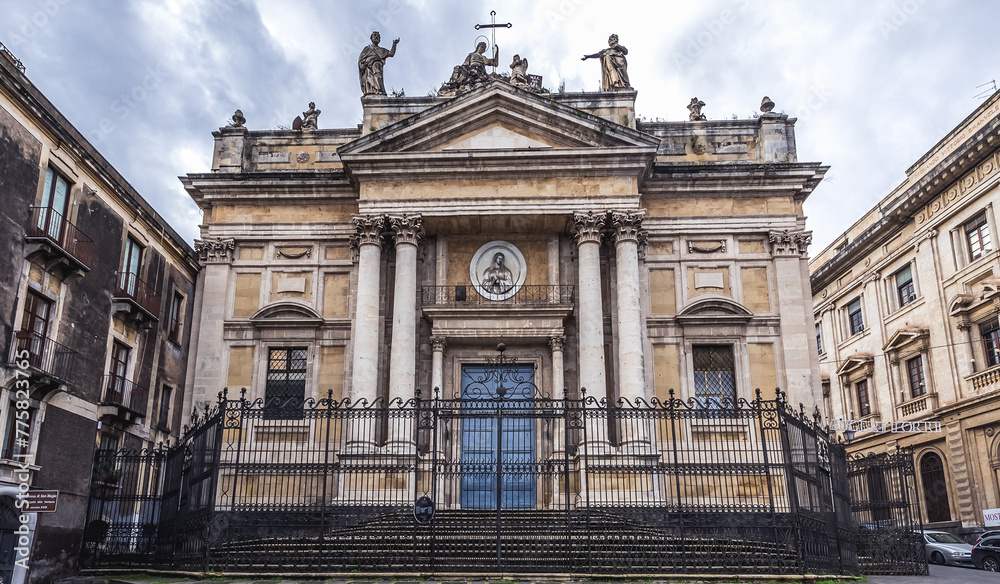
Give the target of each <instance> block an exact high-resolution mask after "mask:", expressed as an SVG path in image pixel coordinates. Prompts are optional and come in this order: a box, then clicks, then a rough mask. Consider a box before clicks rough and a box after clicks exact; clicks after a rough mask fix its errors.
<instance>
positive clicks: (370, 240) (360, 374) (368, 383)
mask: <svg viewBox="0 0 1000 584" xmlns="http://www.w3.org/2000/svg"><path fill="white" fill-rule="evenodd" d="M354 226H355V228H356V229H357V234H356V235H355V236H354V239H353V241H352V242H351V243H352V244H353V245H354V246H356V247H357V248H358V290H357V294H356V300H355V302H356V307H355V312H354V330H353V331H352V332H351V340H352V341H353V342H354V361H353V368H352V375H353V377H352V380H351V400H352V401H353V402H355V403H356V402H358V401H360V400H366V401H367V402H368V403H369V404H370V403H372V402H373V401H375V396H376V391H377V388H378V348H379V347H378V346H379V343H378V308H379V269H380V266H381V264H382V233H383V230H384V229H385V218H383V217H378V216H373V215H366V216H355V217H354ZM373 438H374V436H372V437H369V439H373Z"/></svg>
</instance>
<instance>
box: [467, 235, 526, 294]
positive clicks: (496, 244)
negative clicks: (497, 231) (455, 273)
mask: <svg viewBox="0 0 1000 584" xmlns="http://www.w3.org/2000/svg"><path fill="white" fill-rule="evenodd" d="M526 273H527V265H526V264H525V262H524V256H523V255H521V252H520V251H519V250H518V249H517V248H516V247H514V246H513V245H511V244H510V243H507V242H506V241H491V242H489V243H487V244H486V245H484V246H482V247H481V248H479V250H478V251H477V252H476V254H475V255H474V256H472V262H471V263H470V264H469V277H470V278H471V279H472V285H473V286H474V287H475V288H476V291H477V292H479V294H480V296H482V297H483V298H487V299H489V300H506V299H508V298H510V297H511V296H513V295H514V294H516V293H517V291H518V290H519V289H520V288H521V286H523V285H524V277H525V275H526Z"/></svg>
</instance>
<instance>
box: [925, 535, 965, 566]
mask: <svg viewBox="0 0 1000 584" xmlns="http://www.w3.org/2000/svg"><path fill="white" fill-rule="evenodd" d="M924 541H925V542H926V543H927V546H926V547H927V561H928V562H930V563H932V564H957V565H965V566H967V565H970V564H972V546H971V545H969V544H967V543H965V541H964V540H962V538H960V537H958V536H957V535H953V534H951V533H948V532H947V531H925V532H924Z"/></svg>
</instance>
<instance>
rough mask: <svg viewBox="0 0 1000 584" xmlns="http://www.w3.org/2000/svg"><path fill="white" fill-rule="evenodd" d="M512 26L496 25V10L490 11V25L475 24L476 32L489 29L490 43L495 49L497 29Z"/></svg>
mask: <svg viewBox="0 0 1000 584" xmlns="http://www.w3.org/2000/svg"><path fill="white" fill-rule="evenodd" d="M512 26H514V25H513V24H511V23H509V22H508V23H506V24H497V11H496V10H490V24H477V25H476V30H480V29H483V28H488V29H490V42H491V43H492V44H493V46H494V47H495V46H497V29H498V28H510V27H512ZM493 72H494V73H496V72H497V68H496V65H494V66H493Z"/></svg>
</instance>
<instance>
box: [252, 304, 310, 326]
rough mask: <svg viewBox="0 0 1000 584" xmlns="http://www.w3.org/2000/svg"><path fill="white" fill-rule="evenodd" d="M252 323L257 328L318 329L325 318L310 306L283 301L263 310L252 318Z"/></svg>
mask: <svg viewBox="0 0 1000 584" xmlns="http://www.w3.org/2000/svg"><path fill="white" fill-rule="evenodd" d="M250 322H251V323H253V325H254V326H257V327H317V326H319V325H320V324H322V322H323V317H322V316H320V314H319V313H318V312H316V309H315V308H313V307H312V306H310V305H308V304H305V303H303V302H296V301H294V300H283V301H280V302H275V303H273V304H268V305H267V306H265V307H264V308H261V309H260V310H258V311H257V312H255V313H254V314H253V316H251V317H250Z"/></svg>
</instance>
